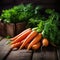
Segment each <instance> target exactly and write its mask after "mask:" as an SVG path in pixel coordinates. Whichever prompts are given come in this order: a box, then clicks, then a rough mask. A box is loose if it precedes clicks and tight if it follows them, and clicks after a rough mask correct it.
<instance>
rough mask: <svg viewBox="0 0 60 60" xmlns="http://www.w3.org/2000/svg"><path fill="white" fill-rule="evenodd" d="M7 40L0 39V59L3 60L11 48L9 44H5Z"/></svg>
mask: <svg viewBox="0 0 60 60" xmlns="http://www.w3.org/2000/svg"><path fill="white" fill-rule="evenodd" d="M6 42H7V40H6V39H3V40H1V41H0V60H3V59H5V58H6V57H7V55H8V54H9V52H10V51H11V48H10V46H9V45H6Z"/></svg>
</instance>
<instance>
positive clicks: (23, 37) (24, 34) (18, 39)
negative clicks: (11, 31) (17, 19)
mask: <svg viewBox="0 0 60 60" xmlns="http://www.w3.org/2000/svg"><path fill="white" fill-rule="evenodd" d="M31 32H32V30H31V29H29V30H28V31H26V32H25V33H23V34H22V35H21V36H19V37H18V38H17V39H16V40H14V41H12V42H11V44H14V43H17V42H21V41H22V40H23V39H25V38H26V37H27V36H28V35H29V34H30V33H31Z"/></svg>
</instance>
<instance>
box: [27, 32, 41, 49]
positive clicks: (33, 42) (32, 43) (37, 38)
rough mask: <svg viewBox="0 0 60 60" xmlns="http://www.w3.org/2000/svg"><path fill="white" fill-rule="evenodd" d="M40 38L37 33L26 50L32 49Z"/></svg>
mask: <svg viewBox="0 0 60 60" xmlns="http://www.w3.org/2000/svg"><path fill="white" fill-rule="evenodd" d="M41 38H42V34H41V33H39V34H38V35H37V36H36V37H35V38H34V39H33V40H32V41H31V43H30V44H29V45H28V48H27V49H28V50H29V49H30V48H31V47H32V45H34V44H36V43H37V42H39V41H40V40H41Z"/></svg>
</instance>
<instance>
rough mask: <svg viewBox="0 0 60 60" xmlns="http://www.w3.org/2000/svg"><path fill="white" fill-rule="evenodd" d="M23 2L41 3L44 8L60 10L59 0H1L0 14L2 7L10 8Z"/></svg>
mask: <svg viewBox="0 0 60 60" xmlns="http://www.w3.org/2000/svg"><path fill="white" fill-rule="evenodd" d="M21 3H24V4H27V3H33V4H34V5H41V6H43V8H52V9H55V10H56V11H58V12H60V6H59V5H60V1H59V0H0V14H1V12H2V9H9V8H11V7H13V6H15V5H19V4H21Z"/></svg>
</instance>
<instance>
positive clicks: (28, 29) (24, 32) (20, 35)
mask: <svg viewBox="0 0 60 60" xmlns="http://www.w3.org/2000/svg"><path fill="white" fill-rule="evenodd" d="M28 30H31V28H28V29H26V30H24V31H22V32H21V33H20V34H18V35H17V36H15V37H13V38H11V39H10V40H12V41H13V40H15V39H17V38H18V37H19V36H21V35H23V34H24V33H25V32H27V31H28Z"/></svg>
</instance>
